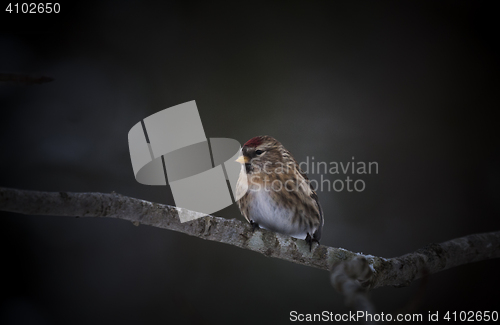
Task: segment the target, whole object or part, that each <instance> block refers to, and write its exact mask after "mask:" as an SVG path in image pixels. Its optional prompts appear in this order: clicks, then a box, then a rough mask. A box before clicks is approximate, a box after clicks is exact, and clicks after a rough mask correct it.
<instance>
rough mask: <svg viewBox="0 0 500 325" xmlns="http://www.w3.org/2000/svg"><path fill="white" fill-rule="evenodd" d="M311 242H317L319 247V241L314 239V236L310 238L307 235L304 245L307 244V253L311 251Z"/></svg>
mask: <svg viewBox="0 0 500 325" xmlns="http://www.w3.org/2000/svg"><path fill="white" fill-rule="evenodd" d="M313 242H317V243H318V246H319V240H317V239H316V236H314V237H311V235H309V233H307V236H306V243H308V244H309V251H312V246H313Z"/></svg>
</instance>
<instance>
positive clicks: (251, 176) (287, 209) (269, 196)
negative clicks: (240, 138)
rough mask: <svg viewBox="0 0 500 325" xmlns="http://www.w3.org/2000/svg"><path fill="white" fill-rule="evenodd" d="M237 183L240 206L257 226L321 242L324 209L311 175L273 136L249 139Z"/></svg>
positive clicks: (239, 159)
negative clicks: (311, 181)
mask: <svg viewBox="0 0 500 325" xmlns="http://www.w3.org/2000/svg"><path fill="white" fill-rule="evenodd" d="M236 161H237V162H239V163H241V164H242V169H241V172H240V177H239V179H238V183H237V193H238V192H240V193H243V192H246V193H245V194H240V195H238V197H240V199H239V200H238V202H237V203H238V207H239V208H240V211H241V214H243V216H244V217H245V219H246V220H247V221H248V222H249V223H250V224H251V225H252V226H253V228H254V230H255V228H259V227H262V228H264V229H268V230H271V231H275V232H279V233H282V234H285V235H289V236H292V237H295V238H299V239H305V240H306V241H307V242H308V243H309V248H310V249H311V248H312V243H313V241H316V242H317V243H318V244H319V240H320V238H321V229H322V228H323V211H322V209H321V206H320V204H319V200H318V196H317V194H316V192H314V190H313V189H312V187H311V184H310V182H309V179H308V178H307V175H306V174H305V173H304V172H303V171H302V170H301V169H300V167H299V165H298V164H297V162H296V161H295V159H294V158H293V156H292V155H291V154H290V152H289V151H288V150H286V149H285V147H283V145H282V144H281V143H280V142H278V141H277V140H276V139H274V138H272V137H270V136H259V137H255V138H252V139H250V140H248V141H247V142H246V143H245V144H244V145H243V148H242V156H240V157H239V158H238V159H237V160H236Z"/></svg>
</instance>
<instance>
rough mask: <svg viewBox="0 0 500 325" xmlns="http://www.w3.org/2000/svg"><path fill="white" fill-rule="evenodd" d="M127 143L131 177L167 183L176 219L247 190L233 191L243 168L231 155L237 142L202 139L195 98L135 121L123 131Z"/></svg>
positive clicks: (225, 202) (219, 206)
mask: <svg viewBox="0 0 500 325" xmlns="http://www.w3.org/2000/svg"><path fill="white" fill-rule="evenodd" d="M128 144H129V150H130V158H131V160H132V168H133V170H134V176H135V179H136V180H137V181H138V182H139V183H141V184H144V185H167V184H168V185H170V188H171V190H172V194H173V197H174V201H175V205H176V206H177V207H178V211H179V218H180V221H181V222H186V221H190V220H194V219H197V218H201V217H203V216H205V215H207V214H212V213H214V212H217V211H219V210H221V209H223V208H226V207H228V206H230V205H231V204H233V203H234V202H235V201H236V200H238V199H240V198H241V196H243V194H245V192H246V191H238V193H239V196H237V194H236V182H237V181H238V177H239V175H240V170H241V168H242V166H241V164H240V163H238V162H236V161H235V160H236V159H237V158H238V157H239V156H240V155H241V146H240V144H239V142H238V141H236V140H234V139H228V138H210V139H207V138H206V136H205V131H204V129H203V125H202V122H201V118H200V114H199V113H198V108H197V106H196V102H195V101H190V102H187V103H184V104H180V105H177V106H173V107H170V108H167V109H164V110H162V111H159V112H157V113H155V114H153V115H150V116H148V117H146V118H145V119H144V120H143V121H140V122H138V123H137V124H135V125H134V126H133V127H132V128H131V129H130V131H129V133H128ZM242 177H246V175H245V173H242ZM243 183H244V184H246V181H245V182H243ZM194 211H196V212H194Z"/></svg>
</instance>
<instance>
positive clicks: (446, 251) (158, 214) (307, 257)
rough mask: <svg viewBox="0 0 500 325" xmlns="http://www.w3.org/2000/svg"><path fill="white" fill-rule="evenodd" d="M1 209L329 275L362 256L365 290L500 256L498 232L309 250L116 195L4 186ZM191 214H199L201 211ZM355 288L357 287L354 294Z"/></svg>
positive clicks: (241, 226) (235, 224) (240, 225)
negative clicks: (377, 252)
mask: <svg viewBox="0 0 500 325" xmlns="http://www.w3.org/2000/svg"><path fill="white" fill-rule="evenodd" d="M0 210H2V211H9V212H15V213H22V214H28V215H54V216H68V217H107V218H117V219H123V220H128V221H131V222H133V223H134V224H135V225H139V224H142V225H149V226H153V227H159V228H164V229H169V230H173V231H179V232H182V233H185V234H187V235H190V236H195V237H198V238H202V239H206V240H211V241H217V242H221V243H225V244H229V245H233V246H237V247H240V248H244V249H249V250H252V251H255V252H259V253H261V254H264V255H265V256H268V257H276V258H280V259H284V260H287V261H290V262H293V263H298V264H302V265H306V266H312V267H316V268H320V269H323V270H328V271H330V270H332V268H333V269H334V272H335V268H334V266H336V267H338V266H339V265H342V264H341V263H342V262H345V261H351V260H353V259H354V258H356V257H358V256H360V257H363V258H364V259H366V262H367V263H366V266H367V267H369V268H370V269H371V272H369V275H366V274H367V272H361V271H359V272H358V271H356V272H355V273H352V274H351V273H348V274H347V278H348V279H353V278H355V277H356V276H358V275H359V274H360V273H363V277H361V278H359V279H356V280H360V281H359V284H360V286H362V287H363V288H364V289H373V288H377V287H381V286H386V285H391V286H405V285H408V284H409V283H410V282H412V281H413V280H416V279H418V278H420V277H422V276H423V275H424V274H430V273H435V272H439V271H442V270H446V269H449V268H451V267H455V266H459V265H462V264H467V263H471V262H477V261H481V260H487V259H491V258H498V257H500V231H497V232H490V233H483V234H474V235H468V236H465V237H461V238H456V239H453V240H450V241H447V242H444V243H441V244H430V245H427V246H426V247H424V248H422V249H419V250H417V251H415V252H413V253H409V254H406V255H403V256H401V257H395V258H383V257H376V256H371V255H364V254H359V253H355V252H351V251H348V250H346V249H342V248H335V247H327V246H323V245H321V246H317V245H313V248H312V251H309V245H308V244H307V243H306V242H305V241H303V240H299V239H295V238H291V237H288V236H285V235H281V234H277V233H273V232H270V231H266V230H262V229H260V230H256V231H255V232H252V227H251V226H250V225H249V224H247V223H244V222H242V221H239V220H236V219H224V218H220V217H213V216H208V215H204V216H203V217H202V218H199V219H196V220H193V221H190V222H185V223H181V222H180V221H179V217H178V211H179V210H180V208H177V207H172V206H169V205H164V204H158V203H152V202H148V201H144V200H140V199H135V198H131V197H127V196H123V195H120V194H116V193H111V194H107V193H70V192H36V191H27V190H17V189H11V188H0ZM192 213H193V214H197V212H192ZM356 263H358V262H356ZM344 267H345V266H342V267H341V269H343V268H344ZM365 268H366V267H365ZM358 273H359V274H358ZM341 278H342V277H341ZM344 278H345V277H344ZM334 282H335V281H334ZM334 285H335V286H336V287H338V288H341V287H342V286H343V284H342V283H341V281H340V282H339V281H337V282H336V284H335V283H334ZM342 290H345V289H342ZM356 290H358V289H355V290H354V291H356ZM356 292H357V291H356Z"/></svg>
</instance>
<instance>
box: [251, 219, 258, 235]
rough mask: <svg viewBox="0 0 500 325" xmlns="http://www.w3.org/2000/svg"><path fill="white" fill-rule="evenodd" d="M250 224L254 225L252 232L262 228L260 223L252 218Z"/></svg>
mask: <svg viewBox="0 0 500 325" xmlns="http://www.w3.org/2000/svg"><path fill="white" fill-rule="evenodd" d="M250 225H251V226H252V232H255V229H258V228H260V227H259V224H258V223H257V222H254V221H253V220H250Z"/></svg>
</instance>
